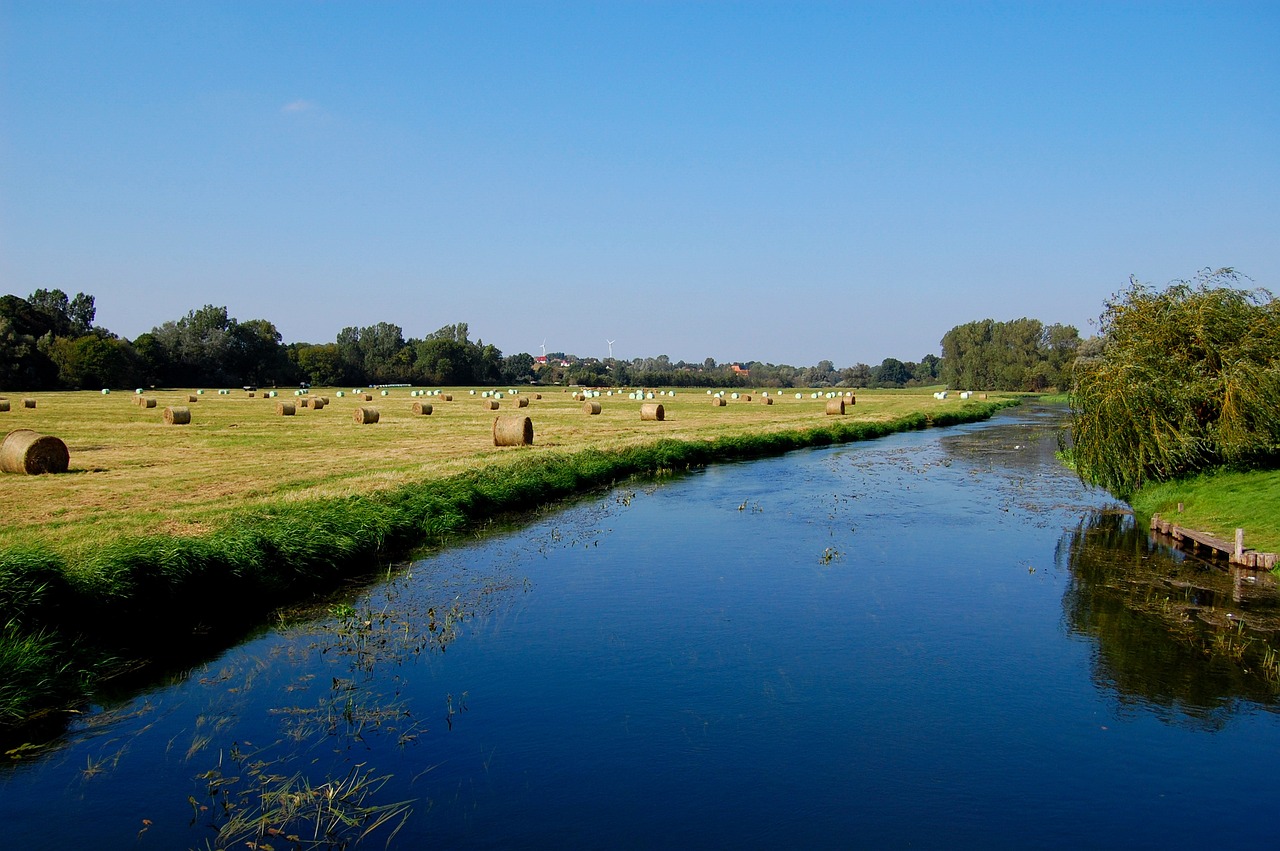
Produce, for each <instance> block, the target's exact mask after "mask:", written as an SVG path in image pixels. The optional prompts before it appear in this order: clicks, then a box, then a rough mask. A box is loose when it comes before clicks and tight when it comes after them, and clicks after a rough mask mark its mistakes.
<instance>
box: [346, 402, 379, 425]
mask: <svg viewBox="0 0 1280 851" xmlns="http://www.w3.org/2000/svg"><path fill="white" fill-rule="evenodd" d="M352 418H353V419H355V421H356V422H357V423H358V424H359V425H372V424H374V423H376V422H377V421H378V409H377V408H370V407H369V406H368V405H360V406H359V407H357V408H356V409H355V412H354V413H353V414H352Z"/></svg>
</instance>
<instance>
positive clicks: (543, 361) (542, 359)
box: [533, 355, 547, 366]
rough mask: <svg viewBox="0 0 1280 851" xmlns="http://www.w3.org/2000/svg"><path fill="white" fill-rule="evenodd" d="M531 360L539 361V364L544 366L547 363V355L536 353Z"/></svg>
mask: <svg viewBox="0 0 1280 851" xmlns="http://www.w3.org/2000/svg"><path fill="white" fill-rule="evenodd" d="M533 362H534V363H540V364H542V365H543V366H546V365H547V356H546V355H538V356H537V357H536V358H534V359H533Z"/></svg>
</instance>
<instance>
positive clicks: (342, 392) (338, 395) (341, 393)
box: [334, 390, 347, 399]
mask: <svg viewBox="0 0 1280 851" xmlns="http://www.w3.org/2000/svg"><path fill="white" fill-rule="evenodd" d="M334 395H336V396H337V397H338V398H339V399H341V398H342V397H344V396H346V395H347V391H345V390H339V391H338V392H337V393H336V394H334Z"/></svg>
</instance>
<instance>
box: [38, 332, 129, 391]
mask: <svg viewBox="0 0 1280 851" xmlns="http://www.w3.org/2000/svg"><path fill="white" fill-rule="evenodd" d="M46 339H50V338H46ZM48 354H49V357H50V359H51V360H52V361H53V362H54V364H56V365H57V367H58V383H59V384H61V385H62V386H64V387H70V388H74V389H96V388H99V387H115V388H120V387H133V386H135V385H136V384H137V383H138V382H139V380H140V379H141V376H142V370H141V363H140V359H139V358H138V355H137V353H136V352H134V350H133V347H132V346H130V345H129V344H128V343H127V342H125V341H124V340H121V339H118V338H116V337H108V336H104V335H100V334H85V335H83V336H81V337H75V338H72V337H53V338H51V339H50V342H49V343H48Z"/></svg>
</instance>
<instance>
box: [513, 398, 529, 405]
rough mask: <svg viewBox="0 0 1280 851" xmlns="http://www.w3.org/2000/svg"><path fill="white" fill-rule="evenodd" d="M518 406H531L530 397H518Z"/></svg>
mask: <svg viewBox="0 0 1280 851" xmlns="http://www.w3.org/2000/svg"><path fill="white" fill-rule="evenodd" d="M516 407H517V408H527V407H529V397H528V396H521V397H520V398H519V399H517V400H516Z"/></svg>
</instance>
